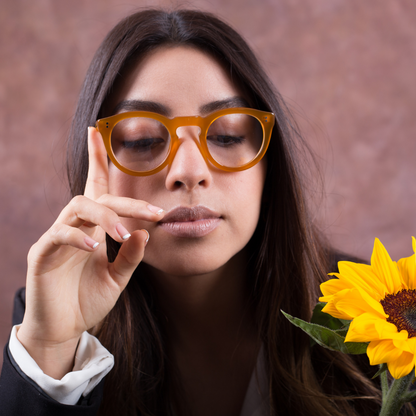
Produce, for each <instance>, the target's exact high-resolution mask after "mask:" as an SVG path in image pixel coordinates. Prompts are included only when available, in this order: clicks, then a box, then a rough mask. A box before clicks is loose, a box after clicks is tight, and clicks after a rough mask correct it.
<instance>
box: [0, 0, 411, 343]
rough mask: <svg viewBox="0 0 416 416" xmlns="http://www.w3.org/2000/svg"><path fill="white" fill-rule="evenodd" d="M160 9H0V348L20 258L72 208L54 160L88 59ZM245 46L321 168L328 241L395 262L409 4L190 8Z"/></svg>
mask: <svg viewBox="0 0 416 416" xmlns="http://www.w3.org/2000/svg"><path fill="white" fill-rule="evenodd" d="M175 4H177V3H172V2H163V1H160V2H156V1H136V2H134V1H117V0H103V1H98V0H96V1H81V0H71V1H65V0H57V1H52V0H49V1H48V0H36V1H30V0H27V1H24V0H2V7H1V8H0V121H1V129H0V140H1V146H0V171H1V175H0V201H1V210H0V236H1V240H0V241H1V243H0V244H1V249H0V264H1V268H2V273H1V277H0V296H1V301H0V344H1V345H4V343H5V342H6V340H7V337H8V333H9V330H10V319H11V307H12V298H13V294H14V292H15V290H16V289H17V288H18V287H20V286H22V285H24V283H25V271H26V256H27V252H28V250H29V247H30V246H31V245H32V244H33V243H34V242H35V241H36V240H37V239H38V238H39V237H40V235H41V234H42V233H43V232H44V231H45V230H46V229H47V228H48V227H49V226H50V225H51V223H52V222H53V221H54V219H55V218H56V216H57V215H58V213H59V212H60V210H61V208H62V207H63V206H64V204H65V202H66V200H67V189H66V185H65V181H64V167H63V149H64V145H65V137H66V135H67V133H68V128H69V125H70V120H71V117H72V115H73V112H74V106H75V103H76V100H77V94H78V91H79V89H80V86H81V83H82V80H83V77H84V75H85V72H86V69H87V66H88V64H89V62H90V60H91V57H92V54H93V53H94V50H95V49H96V48H97V46H98V44H99V43H100V41H101V40H102V38H103V37H104V35H105V34H106V32H107V30H108V29H109V28H110V27H111V26H113V25H114V24H115V23H116V22H117V21H118V20H119V19H120V18H121V17H123V16H125V15H126V14H128V13H129V12H131V11H133V10H135V9H137V8H138V7H141V6H154V5H175ZM182 4H185V5H187V6H188V7H197V8H201V9H204V10H208V11H213V12H216V13H218V14H219V15H220V16H221V17H223V18H224V19H225V20H226V21H228V22H229V23H230V24H231V25H233V26H234V27H235V28H236V29H237V30H238V31H240V32H241V33H242V34H243V35H244V36H245V37H246V38H247V39H248V40H249V43H250V44H251V45H252V46H253V48H254V50H255V51H256V52H257V54H258V55H259V57H260V59H261V61H262V63H263V64H264V66H265V67H266V69H267V71H268V73H269V75H270V77H271V78H272V80H273V81H274V83H275V85H276V87H277V88H278V89H279V90H280V92H281V93H282V95H283V96H284V97H285V98H286V99H287V100H288V103H289V105H290V106H291V108H292V109H293V111H294V112H295V115H296V117H297V120H298V122H299V124H300V125H301V127H302V128H303V131H304V133H305V135H306V137H307V138H308V141H309V142H310V144H311V146H312V147H313V149H314V150H315V152H316V153H317V155H318V159H319V161H320V164H321V172H322V175H323V178H324V180H325V185H324V188H323V189H320V188H318V187H316V186H312V187H311V190H312V193H315V195H314V199H316V200H318V202H319V203H320V205H319V206H318V209H317V220H319V221H321V222H322V223H323V227H324V229H325V231H326V232H327V234H328V236H329V238H330V241H332V242H333V244H335V245H336V246H337V247H339V248H341V249H344V250H346V251H348V252H350V253H353V254H357V255H360V256H363V257H366V258H368V257H369V256H370V254H371V249H372V243H373V239H374V237H376V236H377V237H379V238H381V240H382V241H383V242H384V243H385V245H386V247H387V248H388V250H389V251H390V252H391V254H392V256H393V258H398V257H403V256H407V255H410V254H411V235H412V234H413V235H415V234H416V217H415V215H414V213H413V210H414V208H415V207H416V186H415V185H414V182H415V180H416V164H415V163H414V159H415V157H416V137H415V136H416V87H415V73H416V70H415V67H416V25H415V21H416V4H415V3H414V1H413V0H406V1H405V0H395V1H381V2H372V1H359V0H314V1H307V0H304V1H301V0H227V1H223V0H211V1H208V0H206V1H204V0H199V1H195V2H192V1H190V2H187V3H182Z"/></svg>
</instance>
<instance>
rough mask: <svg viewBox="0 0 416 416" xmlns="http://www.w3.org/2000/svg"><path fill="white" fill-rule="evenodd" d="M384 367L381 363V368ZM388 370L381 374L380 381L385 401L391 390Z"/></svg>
mask: <svg viewBox="0 0 416 416" xmlns="http://www.w3.org/2000/svg"><path fill="white" fill-rule="evenodd" d="M381 367H382V364H381V365H380V368H381ZM387 374H388V373H387V371H385V372H384V373H381V374H380V383H381V392H382V394H383V402H384V400H385V399H386V396H387V393H388V391H389V380H388V375H387Z"/></svg>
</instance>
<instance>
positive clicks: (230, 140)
mask: <svg viewBox="0 0 416 416" xmlns="http://www.w3.org/2000/svg"><path fill="white" fill-rule="evenodd" d="M207 140H209V142H210V143H212V144H214V145H216V146H221V147H231V146H234V145H238V144H242V143H244V141H245V138H244V136H229V135H211V136H208V137H207Z"/></svg>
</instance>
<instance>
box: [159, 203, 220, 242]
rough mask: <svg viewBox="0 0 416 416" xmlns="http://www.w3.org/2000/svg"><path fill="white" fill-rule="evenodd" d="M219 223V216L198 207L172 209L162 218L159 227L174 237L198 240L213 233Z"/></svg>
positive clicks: (200, 206)
mask: <svg viewBox="0 0 416 416" xmlns="http://www.w3.org/2000/svg"><path fill="white" fill-rule="evenodd" d="M220 222H221V215H220V214H218V213H217V212H215V211H213V210H211V209H209V208H207V207H205V206H202V205H198V206H195V207H191V208H188V207H177V208H174V209H173V210H172V211H169V212H168V213H167V214H166V215H165V216H164V217H163V219H162V220H161V221H160V222H159V225H160V226H161V227H162V228H163V229H164V230H165V231H167V232H168V233H169V234H172V235H174V236H176V237H184V238H198V237H204V236H205V235H207V234H209V233H210V232H212V231H214V230H215V229H216V228H217V226H218V225H219V224H220Z"/></svg>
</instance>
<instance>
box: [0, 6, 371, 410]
mask: <svg viewBox="0 0 416 416" xmlns="http://www.w3.org/2000/svg"><path fill="white" fill-rule="evenodd" d="M286 113H287V111H286V108H285V106H284V103H283V102H282V100H281V98H280V96H279V95H278V94H276V92H275V91H274V89H273V87H272V85H271V84H270V82H269V81H268V79H267V76H266V75H265V74H264V72H263V70H262V69H261V67H260V66H259V64H258V62H257V60H256V58H255V57H254V55H253V53H252V52H251V51H250V49H249V48H248V46H247V44H246V43H245V42H244V41H243V40H242V38H241V37H240V36H239V35H238V34H237V33H236V32H234V31H233V30H232V29H231V28H230V27H228V26H227V25H225V24H224V23H223V22H221V21H219V20H218V19H216V18H215V17H213V16H211V15H209V14H205V13H200V12H196V11H186V10H183V11H176V12H172V13H167V12H164V11H159V10H147V11H143V12H139V13H136V14H134V15H132V16H129V17H128V18H126V19H125V20H123V21H122V22H120V23H119V24H118V25H117V26H116V27H115V28H114V29H113V30H112V31H111V32H110V34H109V35H108V36H107V38H106V39H105V40H104V42H103V44H102V45H101V46H100V48H99V50H98V51H97V54H96V55H95V57H94V59H93V62H92V64H91V66H90V69H89V71H88V74H87V77H86V80H85V83H84V86H83V89H82V92H81V96H80V100H79V104H78V108H77V112H76V115H75V118H74V122H73V128H72V131H71V135H70V140H69V151H68V177H69V183H70V186H71V191H72V195H73V197H74V198H73V199H72V200H71V202H70V203H69V204H68V206H67V207H66V208H64V210H63V211H62V213H61V214H60V216H59V217H58V219H57V221H56V222H55V224H54V225H53V226H52V228H51V229H50V230H49V231H47V232H46V233H45V234H44V235H43V236H42V237H41V238H40V240H39V241H38V242H37V243H36V244H35V245H34V246H33V247H32V249H31V250H30V253H29V260H28V261H29V266H28V277H27V289H26V312H25V316H24V319H23V323H22V325H21V326H20V327H17V328H14V330H13V331H14V334H12V337H11V341H10V348H9V349H7V348H6V350H5V365H4V369H3V375H2V380H1V383H2V384H1V389H0V391H1V392H2V393H1V395H2V396H1V400H2V403H6V405H5V408H6V409H8V411H9V412H11V411H14V412H15V413H16V414H25V413H24V412H29V411H30V412H33V408H35V409H42V411H43V412H44V413H42V414H45V412H49V413H50V414H71V415H72V414H73V415H77V414H97V409H98V408H99V410H98V414H100V415H114V414H122V415H133V414H140V415H156V414H180V415H188V414H189V415H205V414H206V415H212V414H216V415H222V414H224V415H239V414H241V415H246V414H256V415H268V414H279V415H293V414H307V415H315V414H320V415H345V414H349V415H355V414H366V415H370V414H377V408H378V406H377V405H375V403H378V402H379V393H378V390H377V389H376V388H375V387H374V385H373V384H372V382H370V381H369V380H368V378H367V377H366V375H365V374H364V373H363V371H362V368H365V364H359V365H358V364H357V363H356V362H354V361H353V360H352V359H350V357H347V356H344V355H341V354H332V353H331V352H329V351H327V350H323V349H321V348H320V347H318V346H314V347H313V348H310V343H309V340H308V338H307V337H306V336H305V335H304V334H302V333H301V331H299V330H298V329H296V328H294V327H293V326H291V324H290V323H288V322H287V321H286V320H285V319H284V317H283V316H282V315H281V313H280V310H281V309H282V310H285V311H287V312H288V313H291V314H294V315H296V316H298V317H300V318H302V319H306V320H307V319H309V318H310V315H311V310H312V308H313V306H314V304H315V302H316V300H317V297H318V294H319V293H318V284H319V283H320V282H322V281H323V280H324V279H325V276H326V273H327V272H328V271H332V270H333V266H332V264H333V263H334V256H333V255H331V252H330V250H326V249H325V246H324V245H323V243H322V242H321V239H320V236H319V233H318V232H317V231H316V230H315V229H314V227H313V224H312V222H311V219H310V218H309V216H308V212H307V208H306V204H305V197H304V193H303V189H302V186H301V179H302V178H301V174H300V169H299V162H298V160H297V159H296V157H297V156H296V155H295V153H296V152H295V151H296V149H297V146H298V145H299V139H300V137H299V136H298V133H297V131H296V129H295V127H294V126H293V124H292V123H291V122H290V120H289V119H288V118H287V116H286ZM126 114H127V115H126ZM120 115H121V116H120ZM195 116H197V117H195ZM123 117H124V118H123ZM217 117H218V119H217ZM99 119H104V120H102V121H99V122H98V123H97V129H95V128H92V127H90V128H89V129H88V134H87V127H88V126H94V125H95V124H96V121H97V120H99ZM274 119H275V125H274V128H273V130H272V132H271V137H270V145H269V148H268V150H267V154H266V156H265V157H261V156H262V155H261V154H260V155H259V156H258V157H256V155H257V154H258V152H260V150H261V149H263V150H264V151H265V149H266V148H267V142H268V139H269V135H268V130H270V129H271V127H272V125H273V122H274ZM172 120H173V121H172ZM208 126H209V128H208ZM110 131H111V134H110ZM138 132H139V133H138ZM175 135H177V137H176V136H175ZM104 142H105V143H106V145H107V148H106V147H105V145H104ZM169 143H171V144H172V146H171V147H169V146H170V144H169ZM302 146H303V145H302ZM107 156H108V157H110V161H108V158H107ZM106 234H107V235H108V237H107V239H106V238H105V236H106ZM149 237H150V238H149ZM107 256H108V257H107ZM85 331H89V332H90V333H92V334H93V335H95V336H96V337H97V338H98V340H100V342H101V344H102V345H103V346H104V347H105V348H106V349H107V350H108V351H110V352H111V354H113V355H114V368H113V369H112V370H111V371H110V372H109V373H108V375H106V374H107V372H108V371H109V370H110V369H111V365H112V364H111V357H109V356H108V354H106V351H103V348H102V347H101V345H100V344H99V343H97V341H96V340H95V338H92V337H90V336H89V335H87V334H86V332H85ZM19 351H20V353H21V355H22V356H23V355H24V354H29V356H30V357H31V358H27V360H30V359H34V361H35V362H36V364H35V363H32V362H31V363H30V365H28V366H27V365H26V364H25V362H24V360H22V359H21V358H19V354H20V353H19ZM94 360H96V361H94ZM100 360H101V361H100ZM108 361H110V364H107V362H108ZM88 362H90V363H91V362H94V365H92V366H91V365H90V366H88ZM102 362H104V365H103V363H102ZM97 363H98V364H97ZM95 364H97V365H95ZM94 366H95V367H97V368H98V370H97V371H95V370H94V368H95V367H94ZM23 367H24V368H28V370H27V371H26V375H25V374H24V373H25V370H24V369H23ZM29 367H30V368H29ZM34 367H36V368H38V369H39V370H36V371H38V372H37V373H36V371H34V370H33V368H34ZM93 367H94V368H93ZM360 368H361V369H360ZM80 369H83V371H75V370H80ZM71 370H74V371H72V373H71ZM94 371H95V372H94ZM31 372H33V373H31ZM42 372H43V373H44V374H46V376H49V377H46V378H45V377H43V376H42V374H41V375H40V376H39V377H38V375H39V373H42ZM27 373H30V374H34V375H29V374H27ZM68 373H69V374H68ZM85 373H87V376H86V378H85ZM80 374H81V375H80ZM82 374H84V376H83V375H82ZM370 374H371V371H370ZM105 375H106V376H105ZM103 376H105V378H104V379H103V380H104V381H105V383H103V381H101V382H100V380H101V379H102V377H103ZM71 377H72V381H71V382H70V383H69V384H71V388H70V389H69V390H68V389H67V388H66V387H65V381H66V380H69V379H70V378H71ZM74 377H75V378H77V377H80V380H78V384H76V383H77V382H75V384H73V383H74V382H73V379H74ZM82 377H84V378H82ZM33 380H35V381H36V384H35V383H34V382H33ZM45 380H46V381H45ZM54 380H61V382H58V384H56V383H55V382H54ZM62 380H63V381H62ZM6 381H7V386H6V387H5V383H6ZM48 383H49V384H48ZM54 383H55V384H54ZM59 383H61V384H59ZM97 384H98V385H97ZM103 384H104V387H103ZM39 386H41V388H40V389H39ZM74 386H75V387H74ZM102 389H104V390H103V397H102V398H101V392H102ZM17 391H18V392H19V394H20V395H21V394H23V395H24V397H26V400H27V401H28V402H30V403H31V405H30V410H27V409H28V408H29V406H28V404H27V403H28V402H26V403H22V401H20V402H19V401H17V400H16V395H17V394H18V393H17ZM62 391H63V392H64V393H63V394H61V393H62ZM45 392H46V393H47V394H45ZM50 396H52V397H54V398H55V399H56V400H54V399H53V398H51V397H50ZM357 396H365V397H366V398H365V399H362V398H360V399H355V398H356V397H357ZM58 401H59V402H60V403H58ZM10 409H12V410H10ZM19 412H20V413H19ZM54 412H55V413H54ZM58 412H60V413H58ZM10 414H12V413H10ZM30 414H33V413H30Z"/></svg>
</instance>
